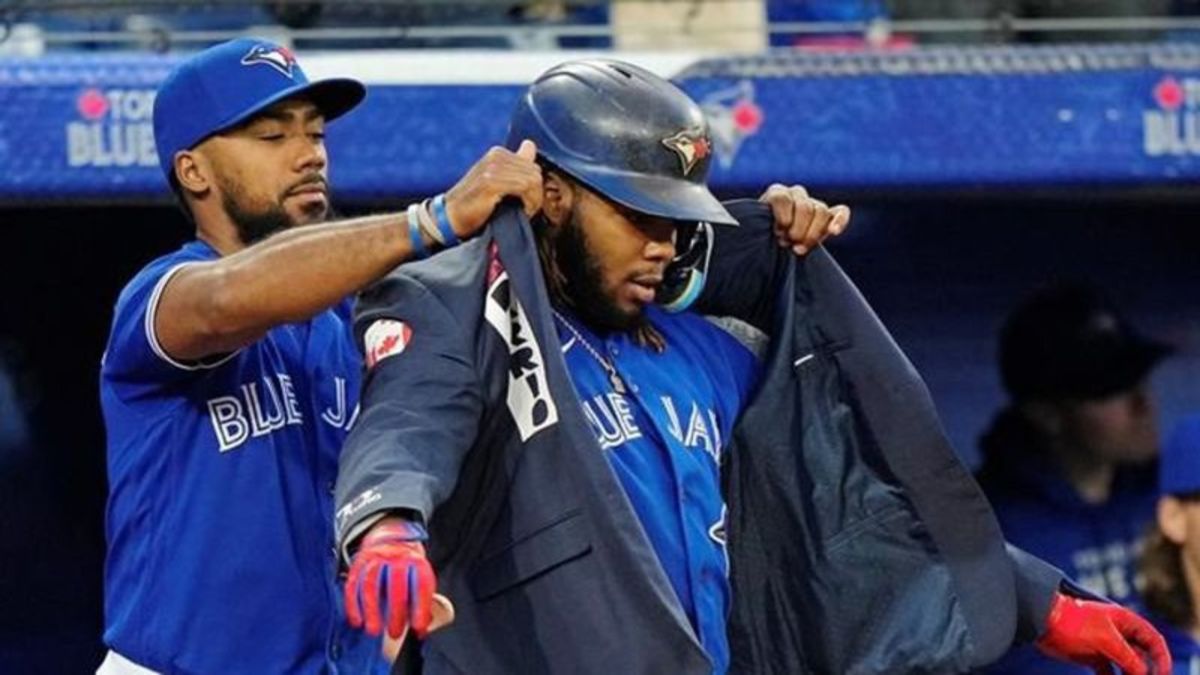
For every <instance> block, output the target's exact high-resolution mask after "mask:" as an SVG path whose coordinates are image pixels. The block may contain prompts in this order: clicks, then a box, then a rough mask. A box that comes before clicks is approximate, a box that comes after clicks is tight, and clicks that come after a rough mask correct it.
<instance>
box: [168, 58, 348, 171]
mask: <svg viewBox="0 0 1200 675" xmlns="http://www.w3.org/2000/svg"><path fill="white" fill-rule="evenodd" d="M366 93H367V90H366V87H364V86H363V84H362V83H361V82H359V81H357V80H351V79H348V78H334V79H327V80H318V81H316V82H309V81H308V76H306V75H305V74H304V71H303V70H301V69H300V64H298V63H296V57H295V56H293V55H292V52H291V50H289V49H288V48H286V47H282V46H280V45H277V44H274V43H272V42H268V41H266V40H259V39H255V38H239V39H237V40H230V41H229V42H223V43H221V44H219V45H216V46H214V47H209V48H208V49H205V50H204V51H202V52H200V53H199V54H196V55H195V56H192V57H190V58H188V59H187V60H186V61H184V62H183V63H181V64H179V66H177V67H176V68H175V69H174V70H173V71H171V74H170V75H168V76H167V79H166V80H164V81H163V83H162V85H161V86H160V87H159V88H158V94H157V95H156V96H155V99H154V142H155V145H156V146H157V149H158V163H159V165H160V166H161V167H162V170H163V173H164V174H166V176H167V178H168V179H169V178H170V177H171V175H172V173H173V171H174V162H175V154H176V153H178V152H180V151H181V150H189V149H191V148H194V147H196V145H198V144H199V143H200V142H201V141H203V140H204V139H206V138H208V137H209V136H212V135H213V134H216V133H219V132H221V131H224V130H226V129H229V128H231V127H234V126H237V125H238V124H241V123H242V122H245V121H246V120H248V119H250V118H251V117H253V116H254V115H256V114H258V113H260V112H262V111H263V110H264V109H266V108H268V107H269V106H271V105H274V104H275V103H278V102H279V101H282V100H284V99H286V98H292V97H294V96H303V97H305V98H307V99H309V100H311V101H312V102H313V103H314V104H315V105H316V106H317V108H318V109H320V111H321V114H323V115H324V116H325V119H326V120H332V119H334V118H336V117H339V116H341V115H343V114H345V113H347V112H349V111H350V110H351V109H352V108H354V106H356V105H358V104H359V102H361V101H362V100H363V97H364V96H366Z"/></svg>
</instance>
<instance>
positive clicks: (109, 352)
mask: <svg viewBox="0 0 1200 675" xmlns="http://www.w3.org/2000/svg"><path fill="white" fill-rule="evenodd" d="M217 255H218V254H217V253H216V252H215V251H214V250H213V249H212V248H210V247H209V246H208V245H207V244H205V243H203V242H200V241H194V242H191V243H189V244H187V245H185V246H184V247H183V248H181V249H180V250H178V251H176V252H174V253H171V254H169V255H167V256H164V257H162V258H159V259H158V260H155V261H154V262H152V263H150V264H149V265H148V266H147V267H146V268H145V269H143V270H142V271H141V272H140V273H139V274H138V275H137V276H136V277H134V279H133V280H132V281H131V282H130V283H129V285H128V286H126V287H125V289H124V290H123V291H122V293H121V295H120V298H119V299H118V300H117V305H116V310H115V314H114V318H113V326H112V333H111V335H110V337H109V342H108V346H107V349H106V351H105V356H104V359H103V365H102V367H101V378H100V397H101V403H102V407H103V411H104V421H105V425H106V427H107V432H108V478H109V498H108V509H107V537H108V558H107V563H106V569H105V580H104V582H105V632H104V641H105V643H106V644H107V645H109V647H111V648H112V649H113V650H114V651H116V652H118V653H120V654H121V655H122V656H124V657H126V658H128V659H130V660H132V661H134V662H136V663H138V664H140V665H143V666H145V667H147V668H150V669H153V670H156V671H159V672H163V673H320V672H353V673H359V672H366V670H367V669H368V668H370V667H374V666H375V664H376V663H378V662H380V661H381V659H379V658H378V656H377V654H378V647H377V645H376V644H374V642H373V641H369V640H367V639H366V638H365V637H361V636H360V635H359V634H358V633H357V632H356V631H352V630H351V629H350V628H349V627H348V626H347V625H346V624H345V620H344V618H343V614H342V608H341V602H340V600H339V598H340V597H341V595H340V593H339V592H338V589H337V588H336V586H335V584H336V581H335V570H336V563H337V561H336V556H335V553H334V550H333V531H332V517H333V496H332V491H333V483H334V477H335V472H336V470H337V456H338V451H339V449H340V447H341V444H342V441H343V439H344V438H345V436H346V433H347V429H348V428H349V427H350V426H351V425H352V424H353V423H354V416H355V412H356V410H357V397H358V390H359V383H360V377H361V375H360V361H361V359H360V358H359V356H358V353H357V350H356V348H355V347H354V344H353V340H352V337H351V336H350V334H349V330H348V325H347V324H348V320H349V306H348V304H349V303H348V302H347V303H344V304H343V305H342V306H339V307H337V308H335V309H332V310H328V311H325V312H323V313H321V314H319V315H317V316H316V317H314V318H313V319H311V320H310V321H308V322H305V323H294V324H287V325H283V326H279V327H277V328H275V329H273V330H271V331H270V332H269V333H268V334H267V335H266V336H265V337H264V338H262V339H261V340H259V341H258V342H255V343H254V344H252V345H250V346H247V347H245V348H243V349H241V350H239V351H237V352H235V353H232V354H228V355H224V356H222V357H220V358H214V359H210V360H209V361H207V362H204V363H179V362H176V361H174V360H172V359H171V358H170V357H169V356H168V355H167V354H166V353H165V352H164V351H163V350H162V348H161V347H160V346H159V345H158V342H157V340H156V338H155V336H154V333H153V330H152V328H153V326H154V312H155V309H156V304H157V301H158V297H159V294H160V293H161V291H162V288H163V287H164V286H165V284H166V282H167V281H168V280H169V279H170V277H171V275H172V274H174V272H175V271H176V270H178V269H179V268H180V267H181V266H182V265H186V264H188V263H194V262H197V261H203V260H210V259H214V258H216V257H217ZM368 664H369V665H368Z"/></svg>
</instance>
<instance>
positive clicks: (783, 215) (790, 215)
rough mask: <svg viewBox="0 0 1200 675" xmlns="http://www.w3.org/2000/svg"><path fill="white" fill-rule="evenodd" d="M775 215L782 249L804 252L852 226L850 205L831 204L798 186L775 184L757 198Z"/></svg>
mask: <svg viewBox="0 0 1200 675" xmlns="http://www.w3.org/2000/svg"><path fill="white" fill-rule="evenodd" d="M758 201H760V202H764V203H766V204H767V205H768V206H770V207H771V211H772V213H774V215H775V239H776V241H778V242H779V245H780V246H781V247H783V248H790V249H792V251H793V252H794V253H795V254H796V255H804V254H806V253H808V252H809V251H811V250H813V249H814V248H816V247H818V246H820V245H821V244H822V243H823V242H824V241H825V240H826V239H828V238H829V237H836V236H837V235H839V234H841V233H842V232H845V231H846V228H847V227H849V226H850V207H849V206H845V205H843V204H838V205H836V206H829V205H828V204H826V203H825V202H823V201H821V200H819V199H814V198H813V197H810V196H809V195H808V191H807V190H805V189H804V188H803V187H801V186H799V185H793V186H791V187H788V186H784V185H780V184H779V183H775V184H774V185H772V186H771V187H769V188H767V191H766V192H764V193H763V194H762V196H761V197H759V198H758Z"/></svg>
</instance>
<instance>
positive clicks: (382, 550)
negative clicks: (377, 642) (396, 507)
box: [345, 518, 437, 640]
mask: <svg viewBox="0 0 1200 675" xmlns="http://www.w3.org/2000/svg"><path fill="white" fill-rule="evenodd" d="M427 538H428V536H427V535H426V534H425V528H423V527H421V526H420V525H418V524H417V523H413V522H410V521H407V520H404V519H403V518H385V519H384V520H381V521H380V522H378V523H377V524H375V525H374V526H373V527H372V528H371V529H370V530H368V531H367V534H366V535H365V536H364V537H363V539H362V544H361V545H360V546H359V549H358V552H357V553H355V554H354V558H353V559H351V561H350V574H349V576H348V578H347V579H346V593H345V600H346V618H347V620H348V621H349V622H350V625H351V626H353V627H355V628H363V627H364V626H365V628H366V632H367V634H368V635H379V632H380V629H381V628H382V626H383V625H384V621H385V620H386V623H387V634H388V636H390V637H392V638H394V639H397V640H399V639H400V638H401V637H402V636H403V635H404V634H405V631H407V630H408V627H409V626H411V627H412V629H413V631H414V632H416V634H417V636H418V637H425V635H426V634H427V633H428V632H429V630H430V627H431V626H430V624H431V622H432V619H433V609H432V603H433V596H434V593H435V592H436V591H437V580H436V578H435V577H434V575H433V567H432V566H430V564H429V560H428V559H426V557H425V546H424V544H423V543H422V542H424V541H425V540H426V539H427Z"/></svg>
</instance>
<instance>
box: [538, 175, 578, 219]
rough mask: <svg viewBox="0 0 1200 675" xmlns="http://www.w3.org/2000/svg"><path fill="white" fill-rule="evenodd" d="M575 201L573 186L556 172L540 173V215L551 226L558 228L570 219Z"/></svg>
mask: <svg viewBox="0 0 1200 675" xmlns="http://www.w3.org/2000/svg"><path fill="white" fill-rule="evenodd" d="M574 201H575V189H574V186H573V185H571V183H570V182H569V181H568V180H567V178H566V177H564V176H563V175H562V174H560V173H558V172H557V171H543V172H542V214H543V215H544V216H546V220H548V221H550V224H551V225H554V226H559V225H562V224H564V223H566V222H567V220H569V219H570V217H571V207H572V206H573V205H574Z"/></svg>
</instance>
